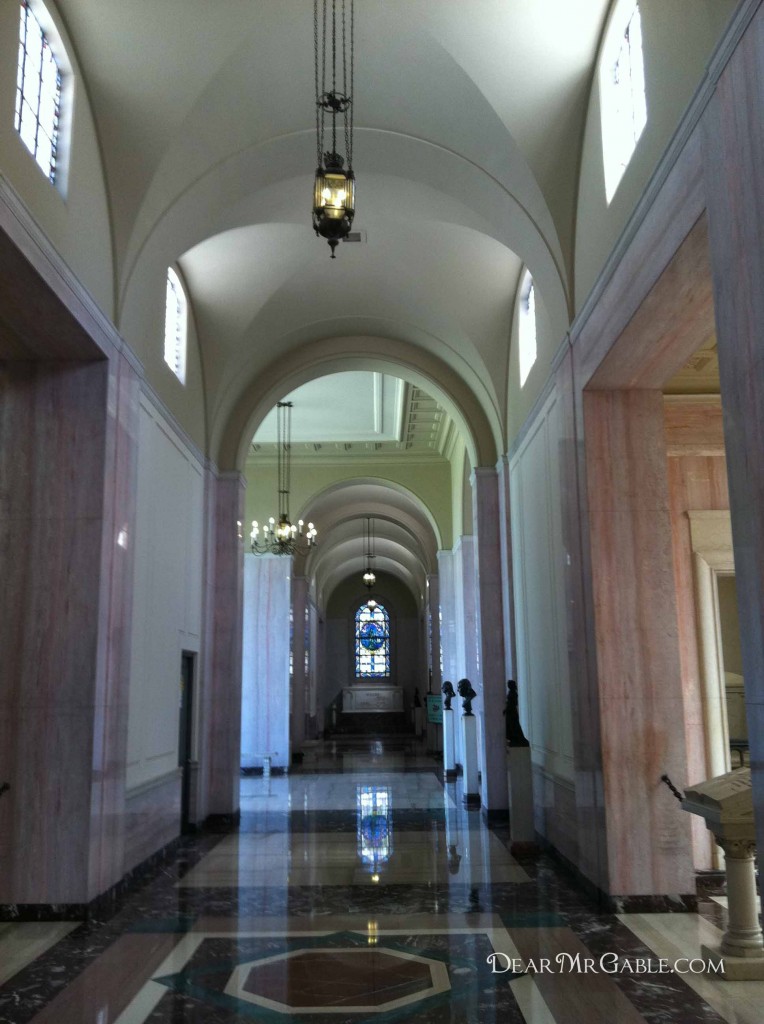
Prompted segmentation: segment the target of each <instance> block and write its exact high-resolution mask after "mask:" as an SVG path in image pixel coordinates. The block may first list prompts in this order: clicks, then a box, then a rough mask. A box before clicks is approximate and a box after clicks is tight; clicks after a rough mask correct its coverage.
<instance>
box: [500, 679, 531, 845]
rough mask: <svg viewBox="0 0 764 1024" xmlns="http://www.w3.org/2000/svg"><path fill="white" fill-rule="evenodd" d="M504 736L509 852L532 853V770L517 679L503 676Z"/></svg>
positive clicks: (529, 747)
mask: <svg viewBox="0 0 764 1024" xmlns="http://www.w3.org/2000/svg"><path fill="white" fill-rule="evenodd" d="M504 725H505V730H506V738H507V789H508V791H509V837H510V847H509V848H510V852H512V853H520V852H526V853H535V852H537V850H538V846H537V845H536V826H535V823H534V820H533V770H532V766H531V746H530V743H529V742H528V740H527V739H526V738H525V733H524V732H523V727H522V725H521V724H520V713H519V709H518V697H517V683H516V682H515V681H514V679H508V680H507V705H506V707H505V709H504Z"/></svg>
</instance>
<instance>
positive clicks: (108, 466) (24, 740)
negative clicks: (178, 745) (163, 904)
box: [0, 352, 138, 904]
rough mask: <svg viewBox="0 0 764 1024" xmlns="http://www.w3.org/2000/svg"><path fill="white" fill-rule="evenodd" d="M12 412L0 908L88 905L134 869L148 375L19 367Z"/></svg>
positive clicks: (0, 484)
mask: <svg viewBox="0 0 764 1024" xmlns="http://www.w3.org/2000/svg"><path fill="white" fill-rule="evenodd" d="M0 410H2V411H1V412H0V433H1V434H2V436H3V440H4V443H3V446H2V450H0V561H2V565H3V574H4V582H3V587H2V588H0V649H2V651H3V671H2V674H1V676H0V679H1V682H0V781H3V782H4V781H7V782H8V783H9V784H10V790H9V792H8V793H7V794H6V795H5V797H4V798H3V801H2V804H1V805H0V837H2V838H0V859H2V861H3V863H4V865H5V867H4V870H3V872H2V873H1V877H0V903H21V904H32V903H70V904H82V903H86V902H88V901H89V900H90V899H92V898H94V897H95V896H97V895H99V894H100V893H101V892H103V891H104V890H105V889H106V888H108V887H109V886H110V885H112V884H113V883H114V882H116V881H117V880H118V879H119V878H120V877H121V874H122V871H123V859H124V777H125V748H126V721H127V714H126V709H127V687H128V683H129V660H130V642H129V637H130V625H131V612H132V579H133V552H132V538H133V534H134V525H135V503H134V495H135V471H136V456H137V410H138V379H137V375H136V373H135V370H134V368H133V367H132V366H131V365H130V364H129V363H128V362H127V361H126V360H124V359H123V358H122V357H121V356H120V355H119V354H118V353H117V352H113V353H112V356H111V358H110V359H108V360H107V359H103V360H99V361H94V362H75V361H72V362H61V363H47V362H36V363H26V362H17V363H6V364H4V365H3V368H2V372H1V373H0ZM41 552H44V553H45V555H44V557H42V556H41Z"/></svg>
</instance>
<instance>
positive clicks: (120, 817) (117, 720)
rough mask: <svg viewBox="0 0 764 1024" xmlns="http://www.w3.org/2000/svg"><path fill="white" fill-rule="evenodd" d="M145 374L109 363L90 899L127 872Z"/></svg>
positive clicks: (123, 363) (117, 358) (118, 361)
mask: <svg viewBox="0 0 764 1024" xmlns="http://www.w3.org/2000/svg"><path fill="white" fill-rule="evenodd" d="M139 386H140V382H139V378H138V375H137V373H136V372H135V369H134V368H133V366H132V365H131V364H130V363H129V362H128V361H127V360H126V359H125V358H124V357H123V356H121V355H119V356H115V357H114V358H113V359H112V360H111V363H110V373H109V395H108V407H107V408H108V419H107V431H106V441H107V448H106V451H107V459H106V472H105V479H104V521H103V534H102V552H101V578H102V586H101V601H100V614H99V625H98V657H97V666H96V694H95V697H96V700H95V714H94V721H93V784H92V791H91V801H90V804H91V823H90V827H91V844H90V867H89V893H88V895H89V898H90V899H94V898H95V897H96V896H98V895H100V893H102V892H105V891H106V890H107V889H108V888H109V887H110V886H111V885H114V884H115V883H116V882H118V881H119V879H120V878H121V877H122V873H123V869H124V868H123V865H124V844H125V816H124V805H125V774H126V765H127V723H128V715H127V711H128V702H129V688H130V660H131V633H132V628H131V627H132V613H133V582H134V567H135V554H134V543H133V542H134V537H135V520H136V482H137V474H138V404H139Z"/></svg>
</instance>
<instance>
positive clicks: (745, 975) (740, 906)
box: [702, 837, 764, 981]
mask: <svg viewBox="0 0 764 1024" xmlns="http://www.w3.org/2000/svg"><path fill="white" fill-rule="evenodd" d="M716 841H717V843H718V844H719V846H721V848H722V849H723V850H724V864H725V870H726V872H727V904H728V907H727V914H728V917H727V931H726V932H725V933H724V935H722V941H721V945H720V946H719V948H718V949H716V948H714V947H713V946H703V947H702V953H703V956H704V957H707V958H708V959H709V960H712V961H713V962H714V963H720V962H721V963H723V965H724V970H723V974H722V975H721V976H722V977H724V978H726V979H728V980H729V981H764V942H763V941H762V932H761V925H760V924H759V910H758V906H757V901H756V872H755V854H756V844H755V843H754V842H753V841H751V840H745V839H722V838H719V837H717V839H716Z"/></svg>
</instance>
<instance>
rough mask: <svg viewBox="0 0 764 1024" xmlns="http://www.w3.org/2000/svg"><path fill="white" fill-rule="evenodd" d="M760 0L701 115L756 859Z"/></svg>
mask: <svg viewBox="0 0 764 1024" xmlns="http://www.w3.org/2000/svg"><path fill="white" fill-rule="evenodd" d="M763 68H764V7H759V8H758V10H757V12H756V14H755V15H754V17H753V19H752V21H751V23H750V24H749V25H748V27H747V29H746V32H745V33H744V35H743V37H742V39H741V40H740V42H739V44H738V45H737V48H736V50H735V52H734V54H733V55H732V57H731V59H730V60H729V62H728V64H727V65H726V67H725V68H724V71H723V72H722V74H721V77H720V78H719V81H718V84H717V88H716V92H715V94H714V97H713V99H712V101H711V103H710V104H709V106H708V108H707V110H706V112H705V114H704V118H703V125H702V128H703V147H704V158H705V163H706V169H707V170H706V197H707V204H708V219H709V237H710V247H711V264H712V270H713V283H714V302H715V310H716V327H717V338H718V350H719V369H720V374H721V394H722V405H723V409H724V432H725V438H726V446H727V470H728V477H729V490H730V507H731V515H732V536H733V544H734V550H735V570H736V576H737V590H738V600H739V612H740V627H741V643H742V654H743V672H744V675H745V680H746V694H745V696H746V711H747V716H748V729H749V736H750V743H751V766H752V773H753V789H754V808H755V814H756V827H757V835H758V851H759V853H758V856H759V864H760V865H761V864H762V863H764V728H762V727H761V726H762V719H763V718H764V642H763V641H762V625H761V624H762V622H764V517H763V516H762V508H764V345H763V344H762V333H761V332H762V326H761V325H762V323H764V248H763V247H762V244H761V239H762V237H764V208H762V202H761V197H762V195H764V162H763V161H762V158H761V157H762V152H764V116H762V111H764V72H763Z"/></svg>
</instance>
